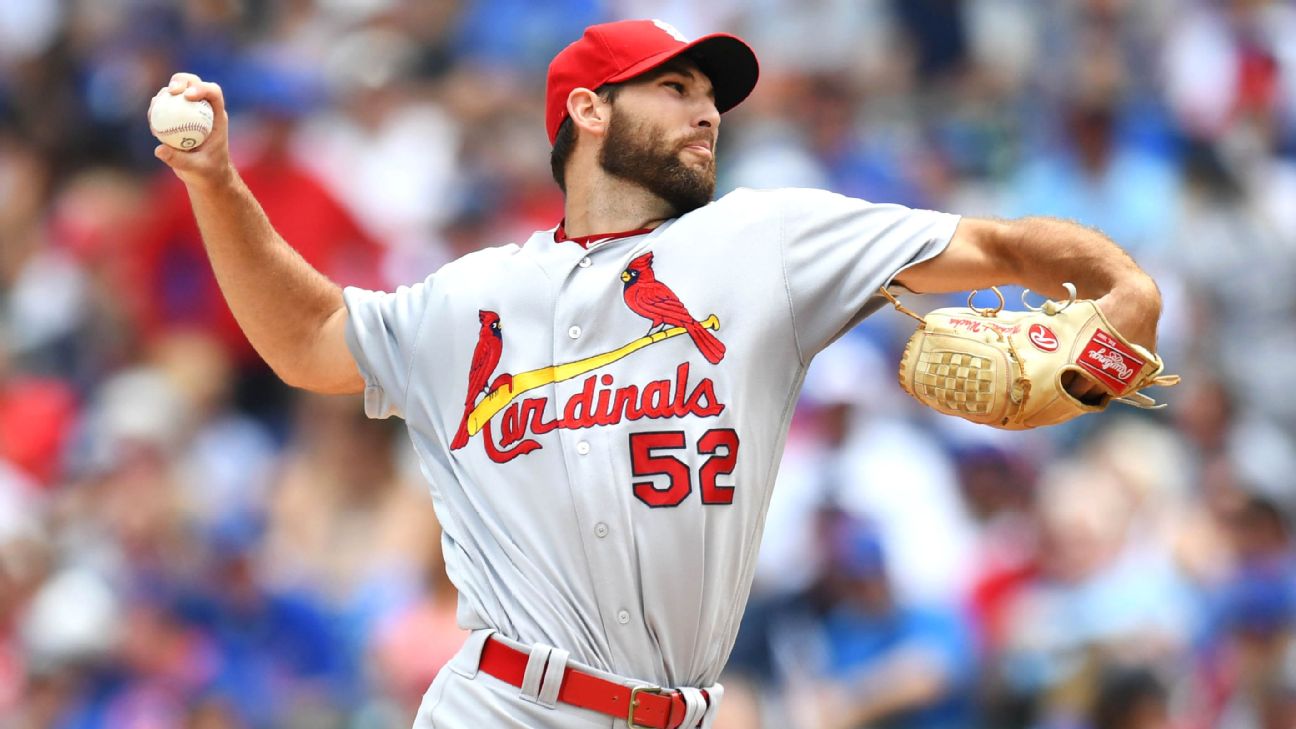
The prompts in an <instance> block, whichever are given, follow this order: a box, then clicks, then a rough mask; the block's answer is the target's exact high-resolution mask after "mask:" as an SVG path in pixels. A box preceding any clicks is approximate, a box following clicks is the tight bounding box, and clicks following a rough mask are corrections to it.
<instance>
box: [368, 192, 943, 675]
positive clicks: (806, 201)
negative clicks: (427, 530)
mask: <svg viewBox="0 0 1296 729" xmlns="http://www.w3.org/2000/svg"><path fill="white" fill-rule="evenodd" d="M957 224H958V217H957V216H953V215H949V214H945V213H937V212H931V211H921V210H911V209H908V208H905V207H902V206H898V205H880V204H872V203H868V202H864V201H861V200H856V199H852V198H848V197H843V196H841V195H837V194H834V193H829V192H823V191H819V190H801V189H785V190H771V191H754V190H738V191H736V192H733V193H731V194H728V195H726V196H724V197H723V198H721V199H720V200H717V201H715V202H713V203H711V204H709V205H707V206H705V207H702V208H700V209H698V210H695V211H693V212H691V213H688V214H687V215H684V216H682V217H680V218H677V219H674V220H671V221H668V222H666V223H664V224H662V225H661V226H660V227H658V228H656V229H655V230H653V231H651V232H646V233H642V234H639V235H632V236H629V237H619V238H612V239H608V240H604V241H602V242H597V243H594V244H591V245H590V246H589V248H588V249H586V248H583V247H581V245H580V244H579V243H576V242H572V241H565V242H555V237H554V231H552V230H549V231H541V232H537V233H535V234H534V235H532V236H531V238H530V239H529V240H527V241H526V242H525V243H523V244H522V245H521V246H517V245H509V246H504V247H500V248H493V249H488V250H483V251H479V252H476V253H473V254H470V255H468V256H465V257H463V258H461V259H459V260H457V261H454V262H452V263H449V264H447V265H446V266H444V267H443V268H442V269H440V270H439V271H437V272H436V273H434V274H433V275H431V276H429V277H428V278H427V279H426V280H425V281H423V282H422V283H420V284H418V285H415V286H411V287H401V288H400V289H398V290H397V291H396V292H395V293H376V292H370V291H363V290H359V289H354V288H348V289H347V290H346V291H345V297H346V305H347V308H348V311H349V322H348V329H347V338H348V344H349V346H350V348H351V351H352V353H353V354H354V355H355V358H356V361H357V363H358V365H359V367H360V371H361V373H362V374H363V376H364V379H365V383H366V389H365V410H366V413H367V414H368V415H369V416H371V417H375V418H384V417H388V416H392V415H396V416H400V417H402V418H404V419H405V421H406V423H407V424H408V427H409V433H410V437H411V439H412V440H413V443H414V447H415V449H416V450H417V452H418V455H419V458H420V459H421V462H422V468H423V471H424V474H425V475H426V476H427V478H428V480H429V481H430V483H431V488H432V494H433V499H434V504H435V508H436V512H437V515H438V517H439V518H440V520H441V523H442V525H443V527H444V547H445V561H446V568H447V570H448V572H449V575H450V578H451V580H453V582H454V584H455V585H456V586H457V587H458V589H459V593H460V594H459V616H458V617H459V622H460V624H461V625H462V626H463V627H465V628H469V629H480V628H493V629H495V630H497V631H498V632H499V633H500V634H501V635H504V636H508V637H510V638H513V639H515V640H517V641H520V642H521V643H523V644H531V643H544V644H548V645H552V646H557V647H559V648H563V649H566V650H568V651H570V652H571V658H572V659H573V660H575V661H578V662H580V663H584V664H586V665H589V666H593V667H595V668H598V669H601V670H604V671H608V672H611V673H614V674H618V675H622V676H629V677H634V678H637V679H642V680H646V681H651V682H654V683H656V684H659V685H662V686H707V685H710V684H712V683H714V682H715V681H716V680H717V679H718V677H719V675H720V672H721V669H722V668H723V667H724V664H725V660H726V658H727V657H728V654H729V651H730V649H731V647H732V645H733V640H734V636H735V633H736V632H737V629H738V623H739V618H740V616H741V614H742V612H743V608H744V605H745V603H746V601H747V594H748V590H749V588H750V585H751V579H752V573H753V569H754V566H755V557H756V551H757V548H758V547H759V545H760V535H761V529H762V526H763V524H764V519H765V511H766V507H767V505H768V503H769V497H770V489H771V487H772V486H773V484H774V476H775V471H776V469H777V467H778V463H779V458H780V455H781V453H782V449H783V442H784V439H785V437H786V434H787V429H788V424H789V421H790V419H791V416H792V411H793V407H794V405H795V403H796V400H797V395H798V391H799V389H800V385H801V381H802V377H803V375H804V374H805V370H806V366H807V365H808V363H809V362H810V359H811V358H812V357H813V356H814V355H815V353H816V352H818V351H819V350H820V349H822V348H823V347H825V346H826V345H827V344H828V343H830V342H831V341H833V340H834V339H836V338H837V337H838V336H839V335H841V334H842V333H843V332H845V331H846V330H848V329H849V328H850V327H852V326H853V325H854V324H855V323H857V322H858V321H859V320H860V319H862V318H863V317H864V316H865V315H866V314H867V313H868V312H870V311H872V310H873V309H874V308H875V305H876V304H877V303H878V300H876V299H874V297H873V295H874V293H875V292H876V291H877V288H878V287H879V286H880V285H883V284H884V283H886V282H888V281H889V280H890V279H891V278H892V277H893V276H894V275H895V274H896V273H897V272H899V271H900V270H901V269H903V268H904V267H906V266H908V265H911V264H913V263H916V262H919V261H921V260H925V259H927V258H930V257H932V256H934V255H936V254H937V253H939V252H940V251H941V250H943V249H944V247H945V246H946V245H947V244H948V242H949V240H950V238H951V237H952V235H953V233H954V229H955V227H956V225H957ZM808 567H809V566H807V568H808Z"/></svg>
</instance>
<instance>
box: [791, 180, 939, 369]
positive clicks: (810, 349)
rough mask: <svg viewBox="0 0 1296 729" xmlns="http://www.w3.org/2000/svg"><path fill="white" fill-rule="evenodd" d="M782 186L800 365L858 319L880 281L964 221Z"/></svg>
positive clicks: (924, 255) (933, 251)
mask: <svg viewBox="0 0 1296 729" xmlns="http://www.w3.org/2000/svg"><path fill="white" fill-rule="evenodd" d="M780 192H781V193H782V194H781V195H780V200H779V202H780V204H781V216H780V217H781V222H780V234H781V243H782V255H783V267H784V275H785V278H786V283H787V288H788V298H789V301H790V304H791V307H792V320H793V326H794V329H795V332H796V338H797V349H798V351H799V353H800V355H801V360H802V362H803V363H808V362H809V361H810V359H811V358H812V357H813V356H814V355H815V354H816V353H818V352H819V350H821V349H823V348H824V347H826V346H828V345H829V344H830V343H831V342H833V341H834V340H835V339H836V338H837V337H839V336H841V334H842V333H844V332H845V331H846V330H848V329H849V328H851V327H853V326H854V325H855V324H857V323H859V321H860V320H861V319H863V318H864V316H865V315H867V313H868V310H866V308H865V307H866V306H867V305H868V304H869V302H870V300H871V299H873V297H874V296H875V294H876V293H877V290H878V288H879V287H881V286H884V285H886V284H889V283H890V282H891V279H893V278H894V277H895V276H896V274H898V273H899V272H900V271H902V270H904V269H905V268H907V267H909V266H911V265H913V264H916V263H920V262H922V261H925V260H927V259H928V258H931V257H933V256H935V255H937V254H938V253H940V252H941V251H943V250H944V249H945V246H947V245H948V244H949V241H950V239H951V238H952V237H953V236H954V229H955V228H957V227H958V222H959V216H957V215H951V214H949V213H940V212H935V211H931V210H914V209H912V208H907V207H905V206H903V205H892V204H879V203H871V202H867V201H865V200H859V199H856V198H851V197H846V196H845V195H839V194H837V193H833V192H826V191H823V190H801V189H796V190H783V191H780Z"/></svg>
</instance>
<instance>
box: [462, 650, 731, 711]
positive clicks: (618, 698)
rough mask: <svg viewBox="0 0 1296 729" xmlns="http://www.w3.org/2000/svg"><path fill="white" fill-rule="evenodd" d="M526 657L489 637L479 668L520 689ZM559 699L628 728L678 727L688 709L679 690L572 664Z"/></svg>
mask: <svg viewBox="0 0 1296 729" xmlns="http://www.w3.org/2000/svg"><path fill="white" fill-rule="evenodd" d="M529 658H530V656H529V655H528V654H527V653H525V652H523V651H520V650H517V649H516V648H513V647H511V646H508V645H505V644H504V643H502V642H500V641H498V640H496V639H495V638H494V637H491V638H489V639H487V641H486V645H484V646H483V647H482V654H481V663H480V664H479V668H480V669H481V670H482V671H485V672H486V673H488V674H490V675H492V676H494V677H495V678H498V679H499V680H501V681H503V682H505V683H507V684H510V685H513V686H517V687H518V688H521V687H522V677H523V675H524V674H525V673H526V666H527V660H528V659H529ZM702 693H703V696H705V695H706V692H705V691H704V692H702ZM558 700H559V701H561V702H563V703H565V704H571V705H572V706H579V707H581V708H582V709H590V710H592V711H597V712H599V713H601V714H608V715H609V716H614V717H617V718H618V719H625V720H626V723H627V724H629V725H630V727H631V729H638V728H639V727H651V729H677V727H679V726H680V724H681V723H682V722H683V721H684V714H685V712H686V710H687V706H686V705H685V703H684V697H683V695H682V694H680V693H679V692H678V691H674V690H668V689H661V688H658V687H656V686H646V687H645V686H636V687H634V688H631V687H629V686H623V685H621V684H619V683H616V682H615V681H608V680H607V679H603V678H599V677H598V676H593V675H590V674H588V673H585V672H583V671H579V670H577V669H575V668H572V667H571V666H568V667H567V668H566V670H564V671H563V676H562V685H561V686H560V687H559V689H558Z"/></svg>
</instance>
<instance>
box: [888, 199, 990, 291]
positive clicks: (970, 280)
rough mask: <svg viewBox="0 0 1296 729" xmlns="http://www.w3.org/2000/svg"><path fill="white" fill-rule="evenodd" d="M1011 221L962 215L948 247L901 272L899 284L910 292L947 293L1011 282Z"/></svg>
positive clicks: (897, 279)
mask: <svg viewBox="0 0 1296 729" xmlns="http://www.w3.org/2000/svg"><path fill="white" fill-rule="evenodd" d="M1009 226H1010V224H1009V223H1004V222H1000V221H996V220H985V219H977V218H967V217H965V218H962V219H961V220H960V221H959V224H958V227H957V228H955V230H954V236H953V237H952V238H950V242H949V245H947V246H946V247H945V250H943V251H941V252H940V253H939V254H937V255H935V256H932V257H931V258H929V259H927V260H925V261H923V262H922V263H918V264H915V265H914V266H912V267H910V268H907V269H905V270H903V271H901V272H900V273H899V274H898V275H897V276H896V277H895V281H896V283H898V284H900V285H901V286H904V287H905V288H907V289H909V290H910V291H915V292H918V293H924V294H943V293H950V292H954V291H967V290H969V289H979V288H988V287H990V286H1000V285H1004V284H1007V283H1011V282H1012V280H1013V278H1014V276H1013V271H1012V258H1011V256H1009V255H1008V251H1007V249H1006V248H1005V243H1004V241H1006V240H1007V239H1008V229H1009Z"/></svg>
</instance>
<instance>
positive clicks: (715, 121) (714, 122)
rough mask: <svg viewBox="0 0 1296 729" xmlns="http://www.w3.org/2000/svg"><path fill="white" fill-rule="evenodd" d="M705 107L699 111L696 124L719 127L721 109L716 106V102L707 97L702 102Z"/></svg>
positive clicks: (712, 127) (713, 127)
mask: <svg viewBox="0 0 1296 729" xmlns="http://www.w3.org/2000/svg"><path fill="white" fill-rule="evenodd" d="M702 104H703V108H702V110H701V111H699V112H698V116H697V118H696V119H695V120H694V124H695V125H696V126H699V127H709V128H711V129H717V128H719V126H720V110H719V109H717V108H716V105H715V102H714V101H712V100H710V99H707V100H706V101H704V102H702Z"/></svg>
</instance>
